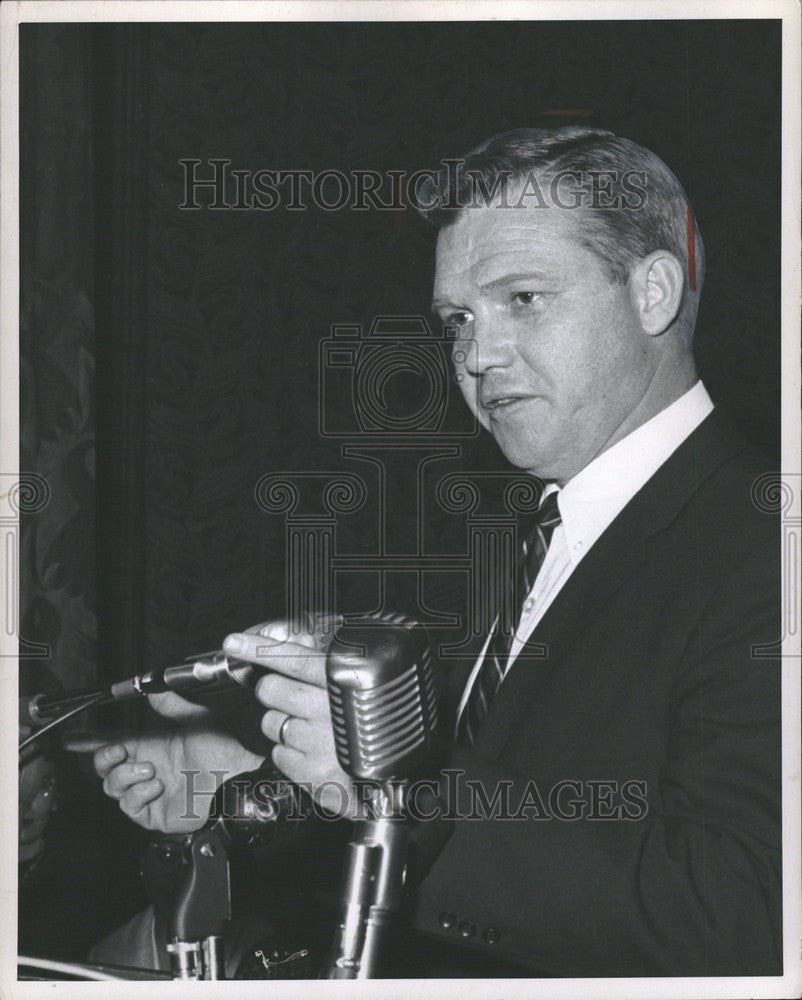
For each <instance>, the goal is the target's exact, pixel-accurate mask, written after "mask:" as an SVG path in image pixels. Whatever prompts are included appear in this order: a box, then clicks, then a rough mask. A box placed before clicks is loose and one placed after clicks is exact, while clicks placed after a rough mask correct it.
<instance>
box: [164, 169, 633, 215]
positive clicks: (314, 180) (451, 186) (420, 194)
mask: <svg viewBox="0 0 802 1000" xmlns="http://www.w3.org/2000/svg"><path fill="white" fill-rule="evenodd" d="M440 162H441V167H440V169H439V170H415V171H411V172H410V171H406V170H387V171H385V172H384V173H382V172H380V171H378V170H349V171H343V170H337V169H334V168H329V169H326V170H318V171H315V170H277V169H267V168H258V169H252V168H244V167H235V166H233V165H232V164H233V161H232V160H230V159H228V158H226V157H212V158H210V159H207V160H199V159H193V158H187V159H182V160H179V163H180V164H181V168H182V170H183V180H182V199H181V201H180V203H179V205H178V207H179V208H180V209H185V210H195V211H199V210H200V209H202V208H204V209H209V210H211V211H218V212H219V211H260V212H272V211H274V210H276V209H279V208H284V209H286V210H287V211H290V212H302V211H304V210H306V209H310V208H317V209H322V210H323V211H325V212H339V211H349V212H368V211H379V212H382V211H383V212H398V211H403V210H404V209H407V208H411V209H414V210H415V211H418V212H430V211H432V210H434V209H443V210H446V211H453V210H462V209H465V208H483V207H491V206H492V207H498V208H548V207H550V206H554V207H556V208H563V209H569V210H570V209H577V208H592V209H597V210H598V209H615V210H621V209H628V210H637V209H640V208H642V207H643V206H644V205H645V204H646V202H647V199H648V192H647V175H646V172H645V171H643V170H626V171H623V172H620V171H617V170H582V171H580V170H558V171H555V172H552V173H549V174H548V175H546V176H544V175H543V174H542V172H541V173H535V172H534V171H529V172H528V173H527V174H525V175H524V176H523V177H522V176H520V174H518V173H514V172H513V171H499V173H498V174H497V176H496V177H494V178H493V180H492V181H488V180H487V179H486V178H485V177H483V176H482V175H481V174H480V173H479V171H477V170H474V169H467V170H466V169H464V161H463V160H462V159H447V160H441V161H440Z"/></svg>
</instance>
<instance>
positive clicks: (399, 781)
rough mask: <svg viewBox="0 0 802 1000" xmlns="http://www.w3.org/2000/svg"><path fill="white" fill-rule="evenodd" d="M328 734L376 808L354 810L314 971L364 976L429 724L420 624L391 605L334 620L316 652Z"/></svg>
mask: <svg viewBox="0 0 802 1000" xmlns="http://www.w3.org/2000/svg"><path fill="white" fill-rule="evenodd" d="M326 680H327V685H328V691H329V705H330V708H331V717H332V724H333V728H334V742H335V747H336V751H337V757H338V760H339V762H340V766H341V767H342V768H343V770H344V771H345V772H346V773H347V774H349V775H350V776H351V777H352V778H355V779H357V780H359V779H362V780H373V781H378V782H379V787H380V795H379V803H378V805H379V815H378V817H374V818H370V819H365V820H360V821H358V822H357V823H356V824H355V827H354V836H353V839H352V840H351V842H350V844H349V845H348V855H347V858H346V871H345V887H344V892H343V896H344V899H343V906H342V911H341V915H340V920H339V923H338V927H337V931H336V934H335V940H334V942H333V945H332V948H331V951H330V954H329V958H328V959H327V962H326V964H325V966H324V968H323V971H322V973H321V978H323V979H373V978H375V977H376V974H377V970H378V967H379V958H380V947H381V943H382V940H383V938H384V936H385V933H386V931H387V928H388V927H389V926H390V924H391V921H392V918H393V915H394V914H395V912H396V911H397V910H398V908H399V906H400V903H401V894H402V891H403V886H404V878H405V871H406V853H407V841H408V836H409V831H408V826H407V819H406V813H405V806H404V785H405V781H406V779H407V778H409V777H410V775H411V774H412V773H413V772H414V770H415V769H416V768H417V767H419V765H420V764H421V763H422V762H423V760H424V759H425V757H426V755H427V754H428V752H429V749H430V747H431V745H432V741H433V737H434V730H435V728H436V725H437V697H436V693H435V682H434V673H433V669H432V659H431V654H430V650H429V643H428V638H427V635H426V630H425V629H424V628H423V626H422V625H420V624H418V623H417V622H415V621H413V620H412V619H409V618H406V617H404V616H401V615H392V616H383V617H376V618H363V619H359V620H357V621H352V622H350V623H348V624H345V625H343V626H341V627H340V628H339V629H338V630H337V631H336V632H335V634H334V638H333V641H332V643H331V646H330V648H329V652H328V656H327V659H326Z"/></svg>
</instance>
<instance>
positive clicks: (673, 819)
mask: <svg viewBox="0 0 802 1000" xmlns="http://www.w3.org/2000/svg"><path fill="white" fill-rule="evenodd" d="M421 201H422V202H424V201H425V202H426V205H425V207H424V210H425V212H426V214H428V215H429V217H430V218H431V220H432V221H433V222H434V223H435V224H436V225H437V226H438V227H439V235H438V244H437V266H436V276H435V288H434V296H435V302H434V305H435V309H436V311H437V312H438V314H439V316H440V318H441V319H442V321H443V322H444V324H446V325H448V326H450V327H452V328H456V330H457V341H456V343H455V350H454V363H455V368H456V375H457V379H458V380H459V381H460V384H461V386H462V389H463V392H464V394H465V397H466V400H467V401H468V404H469V406H471V408H472V409H473V411H474V413H475V414H476V416H477V418H478V419H479V421H480V422H481V423H482V425H483V426H484V427H485V428H486V429H487V430H489V431H490V433H491V434H492V435H493V437H494V438H495V439H496V441H497V442H498V444H499V446H500V447H501V449H502V451H503V452H504V454H505V456H506V457H507V458H508V459H509V461H510V462H511V463H512V464H513V465H514V466H517V467H519V468H521V469H524V470H526V471H528V472H530V473H531V474H532V475H533V476H535V477H537V478H538V479H540V480H543V481H544V482H545V483H546V486H545V489H544V490H543V496H542V498H541V501H542V502H541V506H540V510H539V512H538V516H537V517H536V518H535V519H534V520H533V522H532V523H531V524H530V525H528V526H526V527H524V528H523V529H522V537H523V543H524V544H523V546H522V552H521V557H520V567H519V571H518V573H517V574H516V575H517V576H518V577H519V579H520V581H522V585H521V586H520V588H519V591H518V598H519V600H520V603H519V604H518V605H517V612H516V621H515V627H514V629H513V630H512V631H510V632H506V633H505V631H504V630H503V629H502V628H501V627H500V624H499V623H497V625H496V626H495V627H494V628H493V630H492V632H491V634H490V635H489V636H488V637H486V639H485V641H484V642H483V645H482V648H481V649H480V650H479V655H478V656H477V658H476V661H475V663H470V664H467V666H466V669H465V670H464V671H459V670H454V671H451V673H450V675H449V677H448V680H447V684H448V688H449V693H450V697H449V696H448V695H447V697H446V698H445V704H446V707H447V714H449V715H450V719H449V729H448V743H449V747H448V755H447V759H446V766H445V768H444V769H443V771H441V773H440V775H439V777H438V780H437V784H436V785H435V786H433V787H434V795H433V796H432V799H431V800H430V802H429V805H430V806H434V808H433V809H432V810H431V811H432V813H437V814H438V815H437V817H436V818H433V819H432V820H430V821H428V822H424V821H421V822H420V823H418V825H417V828H416V830H415V835H414V853H413V859H412V860H413V874H414V880H413V883H412V886H411V893H410V895H411V908H410V914H409V919H410V922H411V924H412V925H413V926H414V927H415V928H417V929H418V930H419V931H422V932H423V933H424V935H426V939H427V940H428V941H430V942H432V944H431V945H430V947H429V949H428V950H427V959H426V961H427V963H428V966H427V968H428V974H430V975H445V974H453V973H454V972H455V973H456V974H460V970H461V974H463V975H466V976H467V975H532V976H535V975H556V976H566V975H577V976H582V975H586V976H601V975H748V974H754V975H756V974H764V975H765V974H778V973H779V972H780V971H781V957H780V956H781V874H780V787H779V770H780V741H779V734H780V728H779V718H780V695H779V671H778V668H777V667H776V665H775V664H776V661H771V660H767V659H764V658H761V657H760V656H759V655H756V652H755V651H756V650H757V649H759V647H760V646H761V645H767V644H769V643H771V642H772V641H774V640H776V639H777V638H778V636H779V585H780V584H779V581H780V569H779V535H778V531H777V527H778V526H777V524H776V522H775V521H774V520H773V519H772V518H770V517H768V516H767V515H766V514H764V513H761V512H760V511H759V510H758V508H757V507H756V506H755V504H754V503H753V501H752V487H753V484H754V482H755V480H756V479H757V478H758V477H759V476H760V474H761V473H764V472H765V471H766V463H765V460H763V459H762V458H761V456H760V455H758V454H755V453H753V452H752V451H751V450H750V448H749V447H748V446H747V445H746V444H745V442H744V441H743V440H742V439H741V438H740V436H739V434H738V433H737V431H736V430H735V429H734V428H733V427H732V426H731V425H730V424H729V422H728V421H727V419H726V418H725V417H724V416H723V415H722V414H721V413H719V412H718V410H716V409H714V407H713V405H712V402H711V401H710V398H709V396H708V394H707V392H706V390H705V388H704V386H703V385H702V384H701V383H700V382H699V381H698V379H697V375H696V369H695V364H694V358H693V349H692V341H693V330H694V325H695V321H696V313H697V308H698V303H699V295H700V292H701V287H702V281H703V274H704V249H703V245H702V241H701V237H700V234H699V231H698V228H697V226H696V222H695V219H694V216H693V213H692V211H691V209H690V206H689V204H688V201H687V198H686V196H685V193H684V191H683V190H682V187H681V186H680V184H679V182H678V181H677V180H676V178H675V177H674V175H673V174H672V173H671V171H669V170H668V168H667V167H666V166H665V165H664V164H663V163H662V162H661V161H660V160H659V159H658V158H657V157H656V156H654V154H652V153H650V152H649V151H647V150H645V149H643V148H642V147H640V146H638V145H636V144H635V143H632V142H630V141H628V140H625V139H620V138H618V137H616V136H613V135H612V134H611V133H607V132H602V131H601V130H595V129H587V128H578V127H571V128H566V129H558V130H554V131H545V130H537V129H526V130H518V131H516V132H513V133H507V134H505V135H502V136H498V137H495V138H494V139H491V140H489V141H488V142H487V143H484V144H482V146H480V147H478V148H477V149H476V150H474V151H473V152H472V153H470V154H468V156H467V157H466V158H465V161H464V163H463V169H462V171H461V172H460V173H459V175H458V176H457V178H456V179H455V178H453V177H445V178H443V177H441V178H439V180H438V182H437V183H433V184H432V186H431V188H430V189H429V190H428V191H427V192H424V193H422V196H421ZM225 648H226V649H227V651H228V652H230V653H232V654H234V655H236V656H238V657H240V658H244V659H247V660H251V661H253V662H256V663H260V664H262V665H264V666H266V667H269V668H271V670H273V671H275V673H271V674H270V675H268V676H266V677H265V678H263V679H262V681H260V683H259V686H258V688H257V696H258V698H259V699H260V701H262V703H263V704H264V706H265V707H266V709H267V711H266V712H265V715H264V718H263V722H262V728H263V731H264V734H265V735H266V736H267V737H268V738H269V739H270V740H273V741H275V743H276V746H275V748H274V749H273V751H272V757H273V761H274V763H275V764H276V765H277V766H278V767H279V768H280V769H281V770H282V771H283V772H284V773H285V774H286V775H287V776H288V777H289V778H290V779H291V780H293V781H299V782H308V783H310V784H311V785H312V786H313V787H318V786H320V785H322V784H323V783H324V782H331V781H336V782H339V783H340V784H341V785H344V786H346V787H349V786H350V782H349V780H348V778H347V776H346V775H345V774H344V773H343V772H342V770H341V769H340V767H339V765H338V763H337V759H336V756H335V753H334V746H333V740H332V734H331V723H330V716H329V708H328V699H327V695H326V690H325V676H324V657H323V654H322V653H321V652H319V651H317V650H315V649H311V648H306V649H298V648H297V647H296V646H295V644H294V643H292V642H286V643H283V644H281V643H280V644H279V645H277V646H276V647H275V648H274V649H272V650H271V649H267V650H266V649H265V643H264V639H261V640H260V638H259V637H256V636H254V635H248V634H244V633H243V634H237V635H232V636H229V637H228V639H227V640H226V644H225ZM449 710H450V711H449ZM121 754H122V755H121ZM220 763H221V762H219V761H218V762H217V764H218V766H219V765H220ZM96 767H97V769H98V772H99V773H100V774H101V775H103V776H104V778H105V780H106V785H107V790H109V791H110V793H111V794H114V795H116V796H117V797H119V798H120V800H121V805H122V806H123V808H124V809H125V810H126V811H127V812H129V815H136V817H137V818H138V820H139V821H140V822H144V823H145V824H147V816H148V811H149V810H150V809H153V810H154V811H156V810H158V809H159V800H160V796H162V795H163V792H164V789H163V787H162V788H161V789H160V787H159V782H158V776H157V775H156V777H154V778H153V779H151V780H150V781H144V782H143V781H141V780H138V779H137V778H136V775H135V773H134V771H133V770H131V769H126V768H127V767H128V765H127V764H126V761H125V758H124V753H123V752H122V751H120V749H119V748H114V747H111V748H108V747H107V748H105V749H104V750H101V751H99V752H98V755H97V757H96ZM131 767H133V765H131ZM157 770H158V769H157ZM457 772H459V778H460V779H461V780H460V781H457V780H455V777H456V775H457ZM471 782H473V785H471ZM477 787H481V789H482V790H483V796H482V797H481V799H480V800H477V796H476V788H477ZM499 793H501V794H502V796H504V798H502V799H498V800H497V799H496V798H495V797H496V795H497V794H499ZM320 800H321V804H322V805H323V806H324V807H326V808H330V809H332V810H341V809H342V804H341V801H342V800H341V797H340V796H339V795H338V794H337V793H335V792H333V791H332V789H331V788H330V787H329V789H328V791H324V792H323V793H322V794H321V796H320ZM477 801H479V804H480V805H481V804H482V803H484V804H485V808H477ZM494 803H495V804H494ZM507 803H508V804H509V805H507ZM488 805H489V807H488ZM499 812H501V815H499ZM415 947H417V946H415ZM460 948H464V949H466V950H465V951H464V959H461V958H460V957H459V956H460ZM414 950H415V949H414V948H413V951H414ZM417 953H418V954H419V955H420V954H421V951H420V949H419V950H418V952H417ZM454 956H457V957H456V959H455V958H454ZM410 968H412V967H410ZM449 970H450V971H449ZM418 974H420V968H419V969H418Z"/></svg>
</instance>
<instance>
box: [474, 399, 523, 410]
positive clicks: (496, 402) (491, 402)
mask: <svg viewBox="0 0 802 1000" xmlns="http://www.w3.org/2000/svg"><path fill="white" fill-rule="evenodd" d="M527 398H528V397H527V396H495V397H494V398H493V399H488V400H487V402H483V403H482V406H483V407H484V408H485V409H486V410H487V411H488V412H489V413H493V412H495V411H498V410H504V409H506V408H507V407H509V406H512V405H514V404H515V403H520V402H521V401H522V400H524V399H527Z"/></svg>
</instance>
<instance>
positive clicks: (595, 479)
mask: <svg viewBox="0 0 802 1000" xmlns="http://www.w3.org/2000/svg"><path fill="white" fill-rule="evenodd" d="M712 409H713V403H712V401H711V399H710V396H709V395H708V394H707V390H706V389H705V387H704V386H703V385H702V383H701V382H697V383H696V385H694V386H693V388H691V389H689V390H688V391H687V392H686V393H685V394H684V395H683V396H680V398H679V399H678V400H676V401H675V402H674V403H672V404H671V406H667V407H666V408H665V409H664V410H661V411H660V413H658V414H657V415H656V416H654V417H652V419H651V420H648V421H647V422H646V423H645V424H641V426H640V427H638V428H637V429H636V430H634V431H632V433H631V434H628V435H627V436H626V437H625V438H622V439H621V440H620V441H619V442H618V443H617V444H614V445H613V446H612V448H609V449H608V450H607V451H604V452H602V453H601V455H599V456H598V458H595V459H594V460H593V461H592V462H591V463H590V464H589V465H586V466H585V468H584V469H582V471H581V472H578V473H577V474H576V475H575V476H574V478H573V479H571V480H569V481H568V482H567V483H566V484H565V486H563V488H562V489H560V487H559V486H557V485H556V484H555V483H549V485H548V486H547V487H546V489H545V490H544V492H543V498H544V499H545V497H546V496H548V495H549V494H550V493H554V492H558V493H559V496H558V497H557V506H558V507H559V510H560V517H561V518H562V523H561V524H558V525H557V527H556V528H555V529H554V532H553V534H552V536H551V544H550V545H549V549H548V552H547V553H546V558H545V559H544V560H543V565H542V566H541V567H540V571H539V572H538V575H537V577H536V578H535V581H534V584H533V585H532V589H531V590H530V591H529V594H528V595H527V597H526V600H525V601H524V605H523V609H522V611H521V619H520V621H519V622H518V628H517V629H516V632H515V635H514V636H513V640H512V646H511V647H510V655H509V658H508V660H507V665H506V668H505V673H506V671H507V670H509V669H510V667H511V666H512V664H513V662H514V661H515V658H516V656H517V655H518V654H519V653H520V651H521V649H522V648H523V647H524V645H525V644H526V642H527V640H528V639H529V637H530V635H531V634H532V632H533V631H534V629H535V626H536V625H537V623H538V622H539V621H540V619H541V618H542V617H543V615H544V614H545V613H546V610H547V609H548V607H549V605H550V604H551V602H552V601H553V600H554V598H555V597H556V596H557V594H558V593H559V592H560V590H561V589H562V588H563V587H564V586H565V581H566V580H567V579H568V577H569V576H570V575H571V573H573V571H574V569H575V568H576V567H577V566H578V565H579V562H580V561H581V560H582V559H583V558H584V556H585V555H586V554H587V552H588V550H589V549H590V548H591V546H592V545H593V543H594V542H595V541H596V539H597V538H599V537H600V536H601V534H602V533H603V532H604V530H605V529H606V528H607V527H609V525H610V524H612V522H613V521H614V520H615V518H616V516H617V515H618V514H620V512H621V511H622V510H623V509H624V507H626V505H627V504H628V503H629V501H630V500H631V499H632V498H633V497H634V496H635V494H636V493H637V492H638V490H640V489H641V487H643V486H644V485H645V484H646V483H647V482H648V480H649V479H651V477H652V476H653V475H654V474H655V472H657V470H658V469H659V468H660V466H661V465H662V464H663V463H664V462H665V461H666V459H668V458H669V457H670V456H671V455H672V454H673V453H674V452H675V451H676V450H677V448H679V446H680V445H681V444H682V442H683V441H684V440H685V439H686V438H687V437H688V436H689V435H690V434H691V432H692V431H694V430H695V429H696V428H697V427H698V426H699V424H701V422H702V421H703V420H704V418H705V417H706V416H707V415H708V414H709V413H710V411H711V410H712ZM489 642H490V636H488V637H487V639H486V640H485V644H484V646H483V648H482V652H481V653H480V655H479V659H478V660H477V661H476V664H475V666H474V668H473V671H472V672H471V676H470V677H469V678H468V683H467V684H466V686H465V690H464V692H463V694H462V699H461V700H460V704H459V709H458V711H457V718H459V716H460V715H461V714H462V710H463V708H464V707H465V704H466V702H467V700H468V695H469V694H470V690H471V688H472V687H473V682H474V680H475V679H476V676H477V674H478V673H479V669H480V667H481V665H482V661H483V660H484V656H485V652H486V650H487V646H488V643H489Z"/></svg>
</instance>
